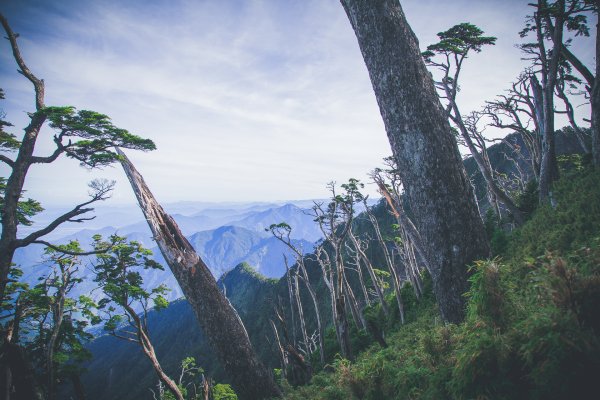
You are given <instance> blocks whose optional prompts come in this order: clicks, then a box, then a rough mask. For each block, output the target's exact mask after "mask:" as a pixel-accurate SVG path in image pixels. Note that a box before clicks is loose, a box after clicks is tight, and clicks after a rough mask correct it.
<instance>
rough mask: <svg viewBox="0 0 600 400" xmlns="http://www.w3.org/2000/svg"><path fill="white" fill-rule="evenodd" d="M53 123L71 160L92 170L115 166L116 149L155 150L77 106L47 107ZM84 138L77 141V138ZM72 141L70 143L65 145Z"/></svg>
mask: <svg viewBox="0 0 600 400" xmlns="http://www.w3.org/2000/svg"><path fill="white" fill-rule="evenodd" d="M38 112H40V113H44V114H45V115H46V117H47V119H48V121H50V126H51V127H52V128H54V129H57V130H58V131H60V133H59V134H58V135H55V137H54V140H55V142H56V143H57V144H58V145H59V146H63V148H64V149H65V151H66V154H67V156H68V157H71V158H74V159H76V160H79V161H80V162H81V165H83V166H88V167H91V168H94V167H101V166H105V165H108V164H111V163H112V162H114V161H117V160H118V159H119V156H118V155H117V153H116V152H115V151H114V150H113V148H114V147H115V146H118V147H123V148H129V149H135V150H144V151H147V150H155V149H156V146H155V145H154V143H153V142H152V140H150V139H143V138H141V137H139V136H137V135H134V134H132V133H130V132H128V131H127V130H125V129H121V128H117V127H116V126H114V125H113V124H112V122H111V120H110V118H109V117H108V116H106V115H104V114H100V113H97V112H95V111H88V110H79V111H77V110H76V109H75V107H70V106H68V107H46V108H44V109H42V110H40V111H38ZM75 138H77V139H80V140H76V141H73V139H75ZM63 140H68V141H69V142H68V144H63Z"/></svg>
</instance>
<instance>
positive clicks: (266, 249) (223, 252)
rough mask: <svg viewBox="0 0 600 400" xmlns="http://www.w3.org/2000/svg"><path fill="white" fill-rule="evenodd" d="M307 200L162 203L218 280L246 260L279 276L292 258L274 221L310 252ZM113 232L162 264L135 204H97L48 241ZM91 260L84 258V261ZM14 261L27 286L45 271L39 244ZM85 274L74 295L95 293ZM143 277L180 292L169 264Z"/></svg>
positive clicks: (47, 216)
mask: <svg viewBox="0 0 600 400" xmlns="http://www.w3.org/2000/svg"><path fill="white" fill-rule="evenodd" d="M311 204H312V201H310V200H304V201H296V202H281V203H219V204H216V203H202V202H179V203H173V204H166V205H165V209H166V210H168V212H170V213H171V215H172V216H173V217H174V219H175V220H176V222H177V224H178V225H179V227H180V229H181V230H182V232H183V233H184V235H186V237H187V238H188V239H189V241H190V243H191V244H192V246H194V248H195V249H196V251H197V252H198V254H199V255H200V256H201V257H202V259H203V260H205V262H206V264H207V265H208V266H209V268H210V269H211V272H212V273H213V275H214V276H215V278H217V279H218V278H219V277H220V276H221V275H222V274H223V273H225V272H227V271H229V270H231V269H232V268H234V267H235V266H236V265H238V264H239V263H241V262H247V263H248V264H250V265H251V266H252V267H253V268H255V269H256V270H257V271H258V272H260V273H261V274H262V275H264V276H267V277H270V278H280V277H281V276H283V274H284V273H285V264H284V261H283V255H284V254H285V255H287V257H288V258H289V259H290V260H292V259H293V256H292V254H291V252H290V251H289V250H288V249H287V248H286V246H285V245H284V244H283V243H281V242H279V241H278V240H277V239H275V238H274V237H272V235H271V234H270V233H269V232H266V231H265V228H268V227H269V225H271V224H274V223H280V222H286V223H288V224H289V225H290V226H291V227H292V228H293V231H292V235H291V237H292V239H293V241H294V243H295V244H296V245H297V246H298V247H300V248H302V249H303V251H305V252H309V251H311V250H312V248H313V244H314V242H316V241H317V240H318V239H319V238H320V237H321V232H320V231H319V229H318V226H317V224H316V223H315V222H314V221H313V217H311V216H310V215H308V214H307V212H306V211H307V210H308V209H309V208H310V206H311ZM62 212H64V209H60V208H49V209H48V210H46V211H45V212H44V214H43V216H42V217H43V219H40V220H39V222H38V224H39V225H42V224H44V223H47V222H49V221H51V220H52V219H54V218H55V217H56V216H57V215H59V214H60V213H62ZM34 229H36V226H32V227H25V228H24V229H22V231H21V232H22V233H21V235H26V234H27V232H28V231H31V230H34ZM115 233H116V234H118V235H121V236H126V237H127V238H128V239H129V240H136V241H138V242H140V243H142V245H143V246H144V247H146V248H149V249H151V250H152V251H153V253H154V257H155V259H156V260H157V261H159V262H160V263H162V264H163V265H165V264H164V260H163V258H162V255H161V254H160V251H159V250H158V248H157V247H156V243H155V242H154V240H153V239H152V235H151V233H150V230H149V228H148V225H147V223H146V221H145V220H144V219H143V215H142V213H141V211H140V210H139V209H138V208H137V206H109V205H104V204H103V205H100V206H98V207H97V209H96V218H95V219H93V220H91V221H86V222H85V223H83V224H76V223H72V224H68V225H66V226H65V227H64V228H63V229H61V230H60V231H57V232H54V233H53V234H52V235H51V236H50V237H49V239H48V240H49V241H51V242H52V243H56V244H60V243H67V242H68V241H70V240H75V239H77V240H79V241H80V243H81V245H82V247H83V248H86V249H87V248H89V247H90V244H91V242H92V236H93V235H95V234H100V235H102V236H103V237H105V238H106V237H108V236H109V235H111V234H115ZM90 261H91V260H89V261H86V262H84V265H85V264H88V263H89V262H90ZM15 263H16V264H17V265H19V266H20V267H21V269H23V271H24V279H25V281H26V282H28V283H30V284H35V282H36V281H37V278H38V277H39V276H41V275H42V274H44V273H45V272H46V271H47V265H46V264H45V263H44V249H43V246H41V245H33V246H28V247H26V248H23V249H19V250H18V252H17V254H16V257H15ZM83 275H84V276H85V280H84V282H83V283H82V284H80V285H78V287H77V290H76V292H77V293H73V295H75V296H78V295H80V294H84V293H92V296H94V293H93V288H94V287H95V284H94V282H93V277H92V273H91V271H89V270H88V269H87V268H85V271H83ZM143 278H144V282H145V283H146V284H147V285H149V286H151V285H154V286H156V285H158V284H161V283H164V284H166V285H167V286H168V287H169V288H170V289H171V292H170V294H169V298H170V299H175V298H179V297H181V296H182V293H181V290H180V288H179V286H178V284H177V282H176V281H175V278H174V277H173V275H172V273H171V271H170V270H169V269H168V268H165V270H164V271H157V270H155V271H149V270H148V271H144V275H143Z"/></svg>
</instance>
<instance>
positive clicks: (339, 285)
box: [312, 179, 364, 359]
mask: <svg viewBox="0 0 600 400" xmlns="http://www.w3.org/2000/svg"><path fill="white" fill-rule="evenodd" d="M362 185H363V184H362V183H360V182H359V181H358V180H356V179H350V180H349V181H348V183H345V184H342V185H341V186H342V188H343V189H344V191H345V192H344V193H343V194H338V193H337V191H336V185H335V182H330V183H329V184H328V185H327V187H328V188H329V190H330V192H331V200H330V201H329V202H328V203H327V205H324V204H323V203H319V202H315V204H314V205H313V208H312V212H313V214H312V216H313V217H315V222H317V223H318V224H319V228H320V229H321V232H323V235H324V237H325V239H326V241H327V243H328V244H329V245H330V246H331V247H332V249H333V253H334V257H333V261H334V265H335V280H333V275H331V273H332V271H331V270H329V274H330V278H331V280H330V284H331V287H330V289H332V292H331V293H332V307H333V308H332V313H333V317H334V326H335V332H336V335H337V339H338V343H339V345H340V350H341V354H342V356H343V357H344V358H347V359H352V358H353V355H352V349H351V347H350V330H349V326H348V318H347V316H346V305H347V303H346V296H348V297H350V298H349V299H348V300H349V304H348V305H349V306H350V311H351V312H352V314H353V317H354V321H355V323H356V324H357V326H359V327H361V328H364V324H363V323H362V317H361V316H360V315H359V312H358V311H357V310H356V308H357V307H356V301H355V300H353V299H352V298H351V297H353V294H351V288H350V285H348V282H347V280H346V272H345V266H344V257H343V249H344V242H345V241H346V238H347V236H348V233H349V232H350V229H351V227H352V220H353V219H354V204H355V203H356V202H357V201H359V200H360V198H359V196H360V192H359V187H362ZM324 252H325V253H326V250H324ZM327 258H328V256H327ZM317 259H318V260H320V261H319V262H320V263H323V262H324V259H322V258H321V257H319V256H318V257H317ZM321 266H322V268H323V274H324V277H325V275H326V273H325V271H326V267H325V264H321ZM327 266H328V267H329V268H330V267H331V263H330V262H329V259H328V260H327ZM326 279H327V278H326Z"/></svg>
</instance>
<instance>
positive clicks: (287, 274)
mask: <svg viewBox="0 0 600 400" xmlns="http://www.w3.org/2000/svg"><path fill="white" fill-rule="evenodd" d="M284 257H285V256H284ZM284 261H285V279H286V280H287V287H288V296H289V301H290V314H291V315H292V343H293V344H294V346H295V345H296V344H297V343H298V341H297V339H296V308H295V307H294V286H293V284H292V275H291V274H290V268H289V266H288V262H287V258H286V259H285V260H284Z"/></svg>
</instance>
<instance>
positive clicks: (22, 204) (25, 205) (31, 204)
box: [0, 177, 44, 226]
mask: <svg viewBox="0 0 600 400" xmlns="http://www.w3.org/2000/svg"><path fill="white" fill-rule="evenodd" d="M5 190H6V179H5V178H3V177H0V222H1V221H2V215H4V197H5ZM42 211H44V208H43V207H42V205H41V204H40V203H39V202H38V201H36V200H33V199H27V200H23V201H19V202H18V203H17V222H18V223H19V224H21V225H25V226H30V225H31V224H33V221H32V220H30V219H29V218H30V217H33V216H34V215H36V214H37V213H39V212H42Z"/></svg>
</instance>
